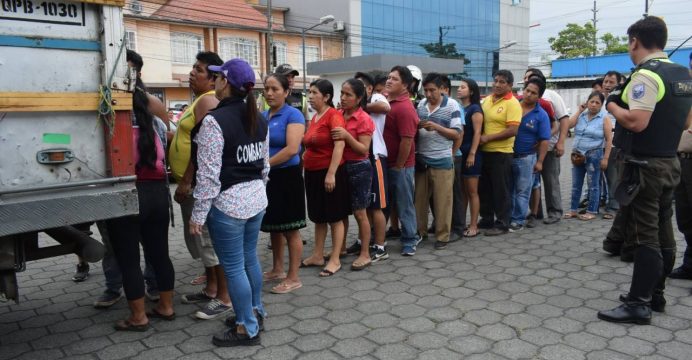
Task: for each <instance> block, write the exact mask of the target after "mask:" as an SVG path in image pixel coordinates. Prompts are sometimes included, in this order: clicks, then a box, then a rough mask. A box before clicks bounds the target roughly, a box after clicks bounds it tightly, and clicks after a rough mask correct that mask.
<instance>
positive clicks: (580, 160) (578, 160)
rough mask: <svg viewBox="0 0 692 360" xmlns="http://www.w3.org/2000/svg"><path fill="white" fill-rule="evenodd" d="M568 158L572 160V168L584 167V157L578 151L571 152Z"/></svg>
mask: <svg viewBox="0 0 692 360" xmlns="http://www.w3.org/2000/svg"><path fill="white" fill-rule="evenodd" d="M569 158H570V160H572V165H574V166H580V165H584V163H585V162H586V155H584V154H582V153H580V152H579V151H572V154H571V155H570V157H569Z"/></svg>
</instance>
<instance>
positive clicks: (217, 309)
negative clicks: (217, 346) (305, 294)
mask: <svg viewBox="0 0 692 360" xmlns="http://www.w3.org/2000/svg"><path fill="white" fill-rule="evenodd" d="M221 64H223V61H222V60H221V58H220V57H219V55H217V54H216V53H213V52H200V53H199V54H197V61H195V64H194V65H193V66H192V70H191V71H190V89H191V90H192V92H193V93H194V94H195V101H194V102H192V105H190V106H188V107H187V109H185V112H183V114H182V115H181V116H180V121H178V129H177V131H176V133H175V136H174V137H173V139H172V140H171V145H170V147H169V150H168V160H169V163H170V165H171V173H172V174H173V178H174V179H175V182H176V183H178V187H177V188H176V190H175V196H174V199H175V201H176V202H178V203H179V204H180V212H181V213H182V215H183V233H184V234H183V235H184V237H185V245H187V249H188V251H189V252H190V255H192V258H193V259H200V258H201V259H202V264H203V265H204V272H205V276H206V286H205V287H204V288H203V289H202V290H200V291H198V292H196V293H193V294H186V295H183V296H182V302H183V303H185V304H192V303H198V302H208V304H207V306H206V307H205V308H204V309H202V310H200V311H198V312H197V313H196V314H195V316H196V317H197V318H200V319H214V318H216V317H218V316H220V315H223V314H224V313H227V312H230V311H231V299H230V297H229V295H228V289H227V285H226V278H225V276H224V273H223V270H222V269H221V266H220V265H219V259H218V258H217V257H216V252H214V247H213V245H212V242H211V238H210V237H209V233H208V232H207V230H206V226H205V229H204V230H203V231H202V235H201V236H199V235H196V236H195V235H191V234H190V229H189V224H190V217H191V216H192V208H193V207H194V203H195V199H194V198H193V197H192V178H193V177H194V168H193V165H192V162H191V161H190V156H191V144H192V139H191V135H190V133H191V132H192V128H194V127H195V125H197V124H198V123H199V122H200V121H202V119H203V118H204V116H205V115H207V112H209V110H211V109H213V108H215V107H216V105H217V104H218V103H219V100H218V99H216V96H215V95H214V76H213V74H212V73H211V72H210V71H209V69H207V66H209V65H221ZM200 282H202V281H200Z"/></svg>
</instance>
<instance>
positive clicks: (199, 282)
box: [190, 274, 207, 285]
mask: <svg viewBox="0 0 692 360" xmlns="http://www.w3.org/2000/svg"><path fill="white" fill-rule="evenodd" d="M206 283H207V275H206V274H201V275H199V276H197V277H196V278H194V279H192V280H191V281H190V285H202V284H206Z"/></svg>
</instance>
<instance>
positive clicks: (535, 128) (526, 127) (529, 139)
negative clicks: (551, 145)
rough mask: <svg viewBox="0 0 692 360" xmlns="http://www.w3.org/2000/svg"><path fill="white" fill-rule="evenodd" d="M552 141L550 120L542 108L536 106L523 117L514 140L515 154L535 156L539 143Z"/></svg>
mask: <svg viewBox="0 0 692 360" xmlns="http://www.w3.org/2000/svg"><path fill="white" fill-rule="evenodd" d="M544 140H550V119H549V118H548V114H547V113H546V112H545V110H543V108H542V107H541V106H539V105H538V103H536V106H535V107H534V108H533V109H532V110H531V111H529V112H527V113H526V115H524V116H522V118H521V124H520V125H519V130H518V131H517V136H516V137H515V139H514V153H515V154H533V153H535V152H536V144H537V143H538V142H539V141H544Z"/></svg>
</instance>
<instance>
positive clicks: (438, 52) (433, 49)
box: [420, 42, 471, 65]
mask: <svg viewBox="0 0 692 360" xmlns="http://www.w3.org/2000/svg"><path fill="white" fill-rule="evenodd" d="M420 46H421V47H422V48H423V49H425V51H426V52H427V53H428V55H430V56H431V57H436V58H444V59H464V64H465V65H467V64H469V63H471V60H469V59H467V58H466V56H465V55H464V54H463V53H460V52H459V51H457V44H454V43H449V44H440V43H436V42H434V43H427V44H420Z"/></svg>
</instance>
